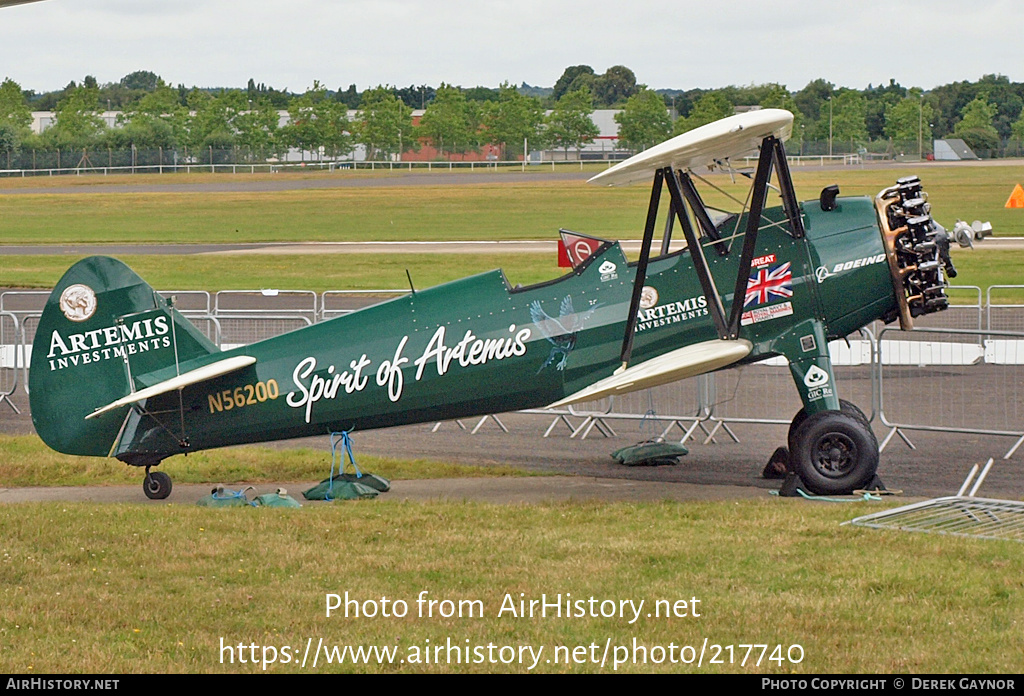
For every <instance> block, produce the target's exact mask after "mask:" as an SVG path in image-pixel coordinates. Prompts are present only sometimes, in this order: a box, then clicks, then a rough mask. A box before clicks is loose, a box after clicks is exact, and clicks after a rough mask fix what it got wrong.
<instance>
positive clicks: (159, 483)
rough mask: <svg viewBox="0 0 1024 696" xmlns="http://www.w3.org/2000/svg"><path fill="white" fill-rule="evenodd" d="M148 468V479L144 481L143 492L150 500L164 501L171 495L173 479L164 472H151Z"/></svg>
mask: <svg viewBox="0 0 1024 696" xmlns="http://www.w3.org/2000/svg"><path fill="white" fill-rule="evenodd" d="M149 469H150V468H149V467H148V466H147V467H146V478H145V479H143V480H142V490H143V491H145V493H146V497H147V498H149V499H150V500H163V499H164V498H166V497H167V496H169V495H170V494H171V477H170V476H168V475H167V474H165V473H164V472H162V471H153V472H150V470H149Z"/></svg>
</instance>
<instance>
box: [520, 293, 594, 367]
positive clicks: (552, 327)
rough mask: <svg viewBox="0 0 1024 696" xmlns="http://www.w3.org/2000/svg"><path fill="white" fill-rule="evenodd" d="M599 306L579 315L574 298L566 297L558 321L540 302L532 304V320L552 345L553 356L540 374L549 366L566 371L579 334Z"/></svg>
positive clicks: (545, 363)
mask: <svg viewBox="0 0 1024 696" xmlns="http://www.w3.org/2000/svg"><path fill="white" fill-rule="evenodd" d="M599 306H600V304H595V305H594V306H593V307H591V308H590V309H588V310H587V311H585V312H580V313H578V314H577V313H576V310H575V309H574V308H573V306H572V296H570V295H566V296H565V298H564V299H563V300H562V303H561V305H559V307H558V318H557V319H556V318H555V317H552V316H551V315H549V314H548V313H547V312H545V311H544V309H543V307H541V304H540V301H539V300H534V301H533V302H532V303H530V318H531V319H532V320H533V323H534V324H535V325H536V326H537V328H538V329H540V332H541V334H543V336H544V338H546V339H547V341H548V343H550V344H551V354H550V355H548V359H547V360H545V361H544V364H543V365H541V366H540V369H539V370H537V373H538V374H539V373H540V372H541V370H543V369H544V368H546V367H547V366H548V365H554V366H555V369H556V370H564V369H565V365H566V363H567V362H568V360H569V353H571V352H572V349H573V348H575V347H576V336H577V334H578V333H579V332H580V331H581V330H582V329H583V326H584V324H586V323H587V321H588V320H589V319H590V317H591V316H592V315H593V314H594V311H595V310H596V309H597V308H598V307H599Z"/></svg>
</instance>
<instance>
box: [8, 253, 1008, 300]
mask: <svg viewBox="0 0 1024 696" xmlns="http://www.w3.org/2000/svg"><path fill="white" fill-rule="evenodd" d="M978 246H979V248H976V249H973V250H966V249H965V250H961V249H954V250H953V262H954V264H956V267H957V270H958V275H957V277H956V278H955V279H953V283H954V284H956V285H977V286H979V287H981V288H982V289H983V290H984V289H985V288H986V287H988V286H989V285H1014V284H1021V283H1024V270H1022V269H1024V250H1021V249H1008V250H999V251H995V250H992V249H984V248H983V247H984V242H982V243H980V244H979V245H978ZM79 258H82V257H81V256H80V255H72V254H68V255H62V256H0V287H22V288H43V289H46V288H51V287H53V286H54V284H55V283H56V282H57V281H58V280H59V279H60V277H61V275H63V273H64V271H66V270H67V269H68V267H69V266H70V265H71V264H72V263H74V262H75V261H77V260H78V259H79ZM120 258H121V260H122V261H124V262H125V263H127V264H128V265H129V266H130V267H131V268H132V269H133V270H134V271H135V272H136V273H138V274H139V275H140V276H142V277H143V278H144V279H145V280H146V281H147V282H148V283H149V284H150V285H152V286H153V287H155V288H157V289H160V290H206V291H209V292H215V291H217V290H261V289H264V288H269V287H274V288H277V289H279V290H285V289H287V290H312V291H314V292H317V293H320V292H323V291H325V290H381V289H405V288H408V286H409V281H408V279H407V278H406V275H405V272H406V270H408V271H409V274H410V276H412V280H413V283H414V284H415V286H416V288H417V289H423V288H428V287H432V286H434V285H437V284H439V283H444V282H447V281H451V280H456V279H458V278H462V277H465V276H467V275H471V274H474V273H482V272H485V271H489V270H492V269H495V268H501V269H503V270H504V271H505V274H506V276H507V277H508V280H509V282H510V283H512V284H513V285H515V284H517V283H518V284H522V285H529V284H531V283H538V282H541V281H545V280H551V279H552V278H557V277H559V276H560V275H562V274H563V273H565V269H560V268H558V266H557V263H556V259H555V257H554V254H553V253H551V254H519V253H515V254H506V255H501V254H449V255H445V254H306V255H295V254H286V255H265V254H217V255H198V256H166V255H160V256H130V255H128V256H122V257H120ZM999 297H1000V301H1003V302H1008V301H1017V300H1021V299H1024V293H1018V292H1013V291H1008V292H1004V293H1003V294H1001V295H1000V296H999ZM953 301H954V302H973V301H974V298H973V297H968V296H967V295H960V294H955V295H954V296H953Z"/></svg>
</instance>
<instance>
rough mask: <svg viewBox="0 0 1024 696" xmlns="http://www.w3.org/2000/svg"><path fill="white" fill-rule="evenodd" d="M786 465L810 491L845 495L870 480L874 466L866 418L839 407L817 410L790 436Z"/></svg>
mask: <svg viewBox="0 0 1024 696" xmlns="http://www.w3.org/2000/svg"><path fill="white" fill-rule="evenodd" d="M792 441H793V449H791V450H790V467H791V469H792V470H793V471H794V472H796V473H797V474H798V475H799V476H800V478H801V479H802V480H803V482H804V485H806V486H807V488H808V489H809V491H810V492H811V493H815V494H817V495H846V494H848V493H851V492H852V491H854V490H857V489H858V488H864V487H865V486H867V485H868V484H870V482H871V480H872V479H873V478H874V477H875V472H876V471H877V470H878V440H877V439H876V438H875V435H874V433H872V432H871V428H870V427H869V426H868V424H867V422H866V421H863V420H861V419H860V418H857V417H856V416H855V415H852V414H850V413H845V412H843V411H820V412H818V413H815V414H814V415H811V416H807V418H806V419H805V420H804V421H803V422H802V423H800V424H799V426H798V427H797V428H796V431H795V432H794V433H793V437H792Z"/></svg>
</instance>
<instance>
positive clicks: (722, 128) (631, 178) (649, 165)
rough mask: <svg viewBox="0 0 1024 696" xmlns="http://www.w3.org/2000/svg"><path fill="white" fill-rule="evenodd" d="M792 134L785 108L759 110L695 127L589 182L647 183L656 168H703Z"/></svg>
mask: <svg viewBox="0 0 1024 696" xmlns="http://www.w3.org/2000/svg"><path fill="white" fill-rule="evenodd" d="M792 131H793V114H791V113H790V112H788V111H786V110H784V109H760V110H758V111H748V112H747V113H745V114H736V115H735V116H729V117H728V118H723V119H721V120H720V121H715V122H714V123H709V124H707V125H705V126H701V127H700V128H694V129H693V130H691V131H688V132H686V133H683V134H682V135H677V136H676V137H674V138H672V139H671V140H666V141H665V142H663V143H661V144H660V145H655V146H654V147H652V148H650V149H648V150H644V151H643V152H641V153H640V154H638V155H633V156H632V157H630V158H629V159H628V160H625V161H623V162H620V163H619V164H616V165H615V166H614V167H612V168H611V169H607V170H605V171H603V172H601V173H600V174H598V175H597V176H595V177H593V178H591V179H590V183H592V184H602V185H605V186H622V185H625V184H632V183H636V182H639V181H650V180H651V177H652V176H653V175H654V172H655V171H656V170H658V169H663V168H665V167H672V168H673V169H693V168H695V167H703V166H704V165H707V164H711V163H713V162H715V161H717V160H723V159H726V158H728V157H736V156H739V155H743V154H746V153H748V152H754V151H756V150H757V148H758V147H759V146H760V145H761V141H762V140H763V139H764V138H765V137H767V136H775V137H776V138H778V139H779V140H787V139H788V138H789V136H790V134H791V133H792Z"/></svg>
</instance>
